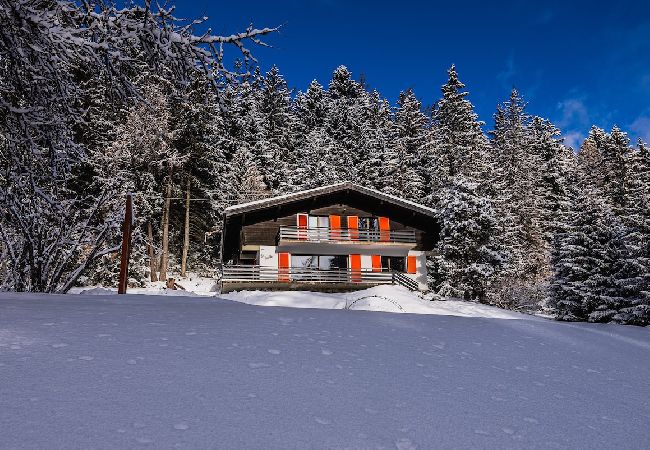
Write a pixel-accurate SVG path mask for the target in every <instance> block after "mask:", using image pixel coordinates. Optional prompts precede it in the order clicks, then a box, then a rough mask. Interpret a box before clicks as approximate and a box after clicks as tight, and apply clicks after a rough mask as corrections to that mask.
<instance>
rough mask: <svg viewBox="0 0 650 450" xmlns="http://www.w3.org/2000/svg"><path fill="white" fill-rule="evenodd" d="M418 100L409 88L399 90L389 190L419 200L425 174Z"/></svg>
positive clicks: (423, 127)
mask: <svg viewBox="0 0 650 450" xmlns="http://www.w3.org/2000/svg"><path fill="white" fill-rule="evenodd" d="M421 106H422V105H421V103H420V101H419V100H418V99H417V98H416V97H415V94H414V93H413V91H412V90H410V89H408V90H406V91H405V92H401V93H400V96H399V100H398V101H397V111H396V112H395V128H396V136H395V139H394V148H395V152H394V157H395V162H396V167H395V171H394V175H393V179H394V182H393V185H392V191H393V193H394V194H395V195H401V196H404V197H405V198H408V199H410V200H414V201H419V200H421V197H422V196H423V189H424V183H425V176H426V175H427V174H426V172H425V171H424V170H422V169H423V161H425V151H424V150H425V146H426V143H427V142H426V141H427V138H428V135H427V129H426V125H427V122H428V120H427V118H426V116H425V115H424V114H423V113H422V111H421Z"/></svg>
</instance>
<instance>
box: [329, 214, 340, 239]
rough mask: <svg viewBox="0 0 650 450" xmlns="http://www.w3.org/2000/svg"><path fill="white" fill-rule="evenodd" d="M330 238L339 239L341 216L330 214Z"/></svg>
mask: <svg viewBox="0 0 650 450" xmlns="http://www.w3.org/2000/svg"><path fill="white" fill-rule="evenodd" d="M330 239H332V240H334V241H339V240H341V216H337V215H334V214H331V215H330Z"/></svg>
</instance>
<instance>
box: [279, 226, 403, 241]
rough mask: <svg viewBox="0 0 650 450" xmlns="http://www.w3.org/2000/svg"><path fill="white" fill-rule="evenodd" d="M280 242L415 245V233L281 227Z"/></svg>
mask: <svg viewBox="0 0 650 450" xmlns="http://www.w3.org/2000/svg"><path fill="white" fill-rule="evenodd" d="M278 240H279V241H283V240H289V241H306V242H332V241H334V242H343V241H352V242H388V243H400V244H415V231H413V230H391V231H389V230H385V231H384V230H382V231H379V230H356V229H350V228H340V229H336V228H335V229H332V228H300V227H280V231H279V233H278Z"/></svg>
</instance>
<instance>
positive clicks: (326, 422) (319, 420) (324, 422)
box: [314, 417, 331, 425]
mask: <svg viewBox="0 0 650 450" xmlns="http://www.w3.org/2000/svg"><path fill="white" fill-rule="evenodd" d="M314 420H315V421H316V423H320V424H321V425H329V424H330V423H331V422H330V421H329V420H327V419H321V418H320V417H314Z"/></svg>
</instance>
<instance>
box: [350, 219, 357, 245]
mask: <svg viewBox="0 0 650 450" xmlns="http://www.w3.org/2000/svg"><path fill="white" fill-rule="evenodd" d="M348 233H350V240H353V241H355V240H357V239H359V217H358V216H348Z"/></svg>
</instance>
